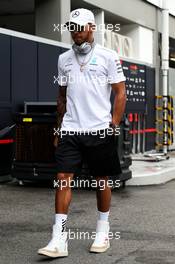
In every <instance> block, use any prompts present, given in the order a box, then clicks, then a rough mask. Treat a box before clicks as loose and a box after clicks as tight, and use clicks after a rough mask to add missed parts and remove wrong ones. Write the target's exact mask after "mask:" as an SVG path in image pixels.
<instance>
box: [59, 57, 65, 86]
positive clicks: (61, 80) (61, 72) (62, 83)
mask: <svg viewBox="0 0 175 264" xmlns="http://www.w3.org/2000/svg"><path fill="white" fill-rule="evenodd" d="M58 84H59V85H60V86H67V76H66V75H65V73H64V70H63V65H62V60H61V56H59V57H58Z"/></svg>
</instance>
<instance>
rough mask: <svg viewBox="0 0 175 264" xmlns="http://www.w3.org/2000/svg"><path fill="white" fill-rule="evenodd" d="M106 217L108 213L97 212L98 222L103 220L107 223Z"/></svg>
mask: <svg viewBox="0 0 175 264" xmlns="http://www.w3.org/2000/svg"><path fill="white" fill-rule="evenodd" d="M108 216H109V211H108V212H100V211H98V220H103V221H106V222H108Z"/></svg>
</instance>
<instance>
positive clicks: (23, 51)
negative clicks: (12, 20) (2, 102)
mask: <svg viewBox="0 0 175 264" xmlns="http://www.w3.org/2000/svg"><path fill="white" fill-rule="evenodd" d="M11 47H12V51H11V57H12V61H11V63H12V80H11V85H12V102H13V110H15V111H19V108H18V106H19V105H23V104H24V101H35V100H37V43H36V42H34V41H30V40H26V39H20V38H16V37H12V44H11Z"/></svg>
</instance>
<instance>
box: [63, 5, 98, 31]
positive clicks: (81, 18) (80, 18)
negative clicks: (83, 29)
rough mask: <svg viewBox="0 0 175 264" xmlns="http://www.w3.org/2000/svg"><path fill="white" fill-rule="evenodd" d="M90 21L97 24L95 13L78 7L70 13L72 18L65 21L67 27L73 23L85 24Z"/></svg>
mask: <svg viewBox="0 0 175 264" xmlns="http://www.w3.org/2000/svg"><path fill="white" fill-rule="evenodd" d="M88 23H92V24H95V18H94V14H93V13H92V12H91V11H90V10H88V9H85V8H78V9H75V10H73V11H72V12H71V13H70V19H69V21H68V22H66V23H65V25H66V26H67V27H68V26H69V25H71V24H77V25H80V26H85V25H87V24H88Z"/></svg>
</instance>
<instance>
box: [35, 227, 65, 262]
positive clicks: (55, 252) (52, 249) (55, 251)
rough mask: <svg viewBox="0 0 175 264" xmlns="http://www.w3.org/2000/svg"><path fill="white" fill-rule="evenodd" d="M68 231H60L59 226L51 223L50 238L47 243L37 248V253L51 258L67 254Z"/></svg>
mask: <svg viewBox="0 0 175 264" xmlns="http://www.w3.org/2000/svg"><path fill="white" fill-rule="evenodd" d="M67 236H68V232H61V227H60V226H58V225H57V226H56V225H53V232H52V239H51V241H50V242H49V243H48V245H47V246H46V247H44V248H40V249H39V250H38V254H39V255H44V256H48V257H51V258H57V257H66V256H68V238H67Z"/></svg>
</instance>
